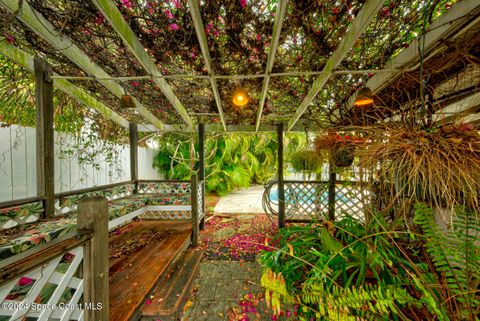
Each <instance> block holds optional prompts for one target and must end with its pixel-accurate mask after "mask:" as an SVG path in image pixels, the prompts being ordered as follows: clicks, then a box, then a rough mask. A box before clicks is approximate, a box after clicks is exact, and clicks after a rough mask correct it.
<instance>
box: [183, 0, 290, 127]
mask: <svg viewBox="0 0 480 321" xmlns="http://www.w3.org/2000/svg"><path fill="white" fill-rule="evenodd" d="M190 1H192V0H190ZM286 12H287V0H280V1H278V3H277V10H276V12H275V20H274V22H273V33H272V41H271V43H270V52H269V53H268V58H267V67H266V68H265V78H263V84H262V91H261V93H260V100H259V102H258V111H257V119H256V122H255V131H256V132H258V129H259V128H260V122H261V120H262V113H263V107H264V105H265V99H266V98H267V91H268V85H269V83H270V74H271V73H272V69H273V63H274V62H275V55H276V53H277V48H278V44H279V40H280V33H281V31H282V25H283V20H284V18H285V13H286Z"/></svg>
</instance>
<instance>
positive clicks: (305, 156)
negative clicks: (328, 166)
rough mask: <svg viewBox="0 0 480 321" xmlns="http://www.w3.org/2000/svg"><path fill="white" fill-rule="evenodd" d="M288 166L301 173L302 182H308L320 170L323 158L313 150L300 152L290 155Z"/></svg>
mask: <svg viewBox="0 0 480 321" xmlns="http://www.w3.org/2000/svg"><path fill="white" fill-rule="evenodd" d="M290 164H291V165H292V167H293V170H294V171H295V172H297V173H302V175H303V180H305V179H308V180H310V178H311V175H312V174H313V173H317V172H318V171H319V170H320V169H321V168H322V164H323V158H322V157H321V156H320V154H318V153H316V152H315V151H313V150H300V151H297V152H295V153H293V154H292V156H291V159H290Z"/></svg>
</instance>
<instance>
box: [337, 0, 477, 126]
mask: <svg viewBox="0 0 480 321" xmlns="http://www.w3.org/2000/svg"><path fill="white" fill-rule="evenodd" d="M479 13H480V2H479V1H478V0H465V1H460V2H457V3H455V4H454V5H453V6H452V7H451V8H450V9H449V10H448V11H447V12H445V14H443V15H441V16H440V17H438V18H437V19H436V20H435V21H434V22H432V24H431V25H430V27H429V30H428V31H427V33H426V34H425V39H424V41H423V40H422V46H423V49H422V50H423V55H424V62H425V61H426V60H428V59H429V57H433V56H434V55H435V54H437V53H438V52H439V51H441V50H443V49H445V44H444V40H445V39H448V40H449V41H452V40H453V39H454V38H456V37H457V36H459V35H461V34H463V33H464V32H467V30H469V29H470V28H471V27H474V26H475V25H478V22H479V21H480V18H476V19H474V20H473V21H471V22H469V20H472V17H475V16H476V15H478V14H479ZM465 24H468V25H467V26H466V25H465ZM420 41H421V40H420V38H417V39H413V40H412V41H411V42H410V43H409V44H408V47H407V48H405V49H403V50H402V51H400V53H399V54H398V55H397V56H395V57H394V58H393V59H391V60H390V61H389V62H388V63H387V65H386V66H385V70H386V71H385V72H382V73H377V74H375V75H374V76H373V77H372V78H370V79H369V80H368V81H367V83H366V87H368V88H370V89H371V90H372V92H373V93H378V92H380V91H381V90H383V89H384V88H386V87H387V86H389V85H390V84H391V83H392V82H393V81H394V80H395V79H397V78H398V77H399V76H401V74H402V72H404V71H409V70H415V69H416V68H418V65H419V61H420ZM355 98H356V94H354V95H352V96H351V97H350V98H349V99H348V103H347V108H352V107H353V106H354V103H355ZM332 116H333V118H334V119H333V120H334V121H338V120H339V119H340V117H341V116H340V111H339V110H336V111H335V112H334V113H333V115H332Z"/></svg>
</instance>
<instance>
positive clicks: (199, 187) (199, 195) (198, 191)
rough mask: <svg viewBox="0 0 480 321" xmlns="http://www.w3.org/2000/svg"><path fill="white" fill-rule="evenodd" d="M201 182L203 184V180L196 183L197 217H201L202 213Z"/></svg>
mask: <svg viewBox="0 0 480 321" xmlns="http://www.w3.org/2000/svg"><path fill="white" fill-rule="evenodd" d="M203 184H205V182H204V181H200V182H198V185H197V201H198V218H199V219H200V218H202V217H203V215H204V213H203Z"/></svg>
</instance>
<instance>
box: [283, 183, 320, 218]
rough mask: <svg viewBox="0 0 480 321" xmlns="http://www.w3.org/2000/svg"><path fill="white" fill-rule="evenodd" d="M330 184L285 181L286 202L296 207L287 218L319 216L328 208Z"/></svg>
mask: <svg viewBox="0 0 480 321" xmlns="http://www.w3.org/2000/svg"><path fill="white" fill-rule="evenodd" d="M326 193H328V186H327V184H324V183H317V182H287V183H285V202H286V203H288V204H290V205H291V206H294V207H295V210H294V211H290V215H289V217H287V218H294V217H296V216H302V217H305V216H306V217H309V216H310V217H311V216H315V217H319V216H320V215H321V213H323V212H325V211H326V210H327V208H328V194H326Z"/></svg>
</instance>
